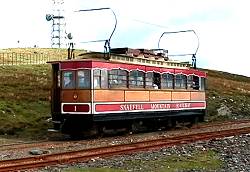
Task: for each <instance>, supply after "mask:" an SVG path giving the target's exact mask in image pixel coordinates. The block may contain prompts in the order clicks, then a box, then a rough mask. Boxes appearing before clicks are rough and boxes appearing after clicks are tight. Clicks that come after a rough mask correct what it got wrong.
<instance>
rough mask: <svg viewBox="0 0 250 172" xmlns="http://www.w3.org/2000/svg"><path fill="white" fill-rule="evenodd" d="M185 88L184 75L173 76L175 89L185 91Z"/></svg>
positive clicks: (185, 80)
mask: <svg viewBox="0 0 250 172" xmlns="http://www.w3.org/2000/svg"><path fill="white" fill-rule="evenodd" d="M186 87H187V77H186V76H185V75H176V76H175V88H177V89H178V88H179V89H186Z"/></svg>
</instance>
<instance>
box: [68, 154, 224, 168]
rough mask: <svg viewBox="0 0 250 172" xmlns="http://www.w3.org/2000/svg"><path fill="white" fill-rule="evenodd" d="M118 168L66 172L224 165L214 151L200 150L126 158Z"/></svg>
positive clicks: (217, 166)
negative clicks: (153, 157) (154, 158)
mask: <svg viewBox="0 0 250 172" xmlns="http://www.w3.org/2000/svg"><path fill="white" fill-rule="evenodd" d="M122 164H123V165H122V166H121V167H119V168H118V167H117V168H114V167H113V168H101V167H100V168H80V167H79V168H69V169H66V170H63V171H64V172H69V171H70V172H71V171H72V172H73V171H74V172H113V171H117V172H123V171H127V170H131V171H143V172H176V171H197V170H202V171H213V170H216V169H220V168H221V167H222V166H223V163H222V161H221V160H219V157H218V155H217V153H216V152H214V151H199V152H194V153H192V154H187V155H179V154H172V155H165V156H162V157H160V158H157V159H156V160H141V159H140V160H137V159H135V160H132V161H131V160H126V161H124V162H123V163H122Z"/></svg>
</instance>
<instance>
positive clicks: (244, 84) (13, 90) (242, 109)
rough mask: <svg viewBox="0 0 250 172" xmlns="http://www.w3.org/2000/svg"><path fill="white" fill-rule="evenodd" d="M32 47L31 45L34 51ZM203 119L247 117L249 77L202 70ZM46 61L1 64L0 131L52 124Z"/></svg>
mask: <svg viewBox="0 0 250 172" xmlns="http://www.w3.org/2000/svg"><path fill="white" fill-rule="evenodd" d="M33 50H34V49H32V51H33ZM205 71H206V72H208V78H207V103H208V108H207V109H208V110H207V116H206V121H207V122H210V121H218V120H231V119H245V118H248V119H249V118H250V78H249V77H245V76H240V75H234V74H230V73H226V72H220V71H213V70H205ZM50 74H51V67H50V65H49V64H39V65H14V66H12V65H8V66H1V67H0V80H1V82H0V89H1V90H0V135H13V136H15V137H18V136H20V137H32V138H35V137H38V138H41V137H44V136H46V134H47V129H48V128H49V127H50V125H51V124H49V123H48V122H47V120H48V119H49V118H50V103H49V100H50V98H49V97H50V84H51V76H50Z"/></svg>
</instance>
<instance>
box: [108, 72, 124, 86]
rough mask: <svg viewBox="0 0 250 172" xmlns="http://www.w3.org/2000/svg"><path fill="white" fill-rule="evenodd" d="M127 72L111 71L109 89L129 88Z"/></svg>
mask: <svg viewBox="0 0 250 172" xmlns="http://www.w3.org/2000/svg"><path fill="white" fill-rule="evenodd" d="M127 73H128V72H127V71H125V70H121V69H112V70H111V71H109V87H110V88H124V87H127V85H128V84H127V82H128V80H127Z"/></svg>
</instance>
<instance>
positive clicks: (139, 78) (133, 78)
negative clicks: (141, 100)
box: [129, 70, 144, 88]
mask: <svg viewBox="0 0 250 172" xmlns="http://www.w3.org/2000/svg"><path fill="white" fill-rule="evenodd" d="M129 87H133V88H144V73H143V72H141V71H138V70H133V71H131V72H130V73H129Z"/></svg>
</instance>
